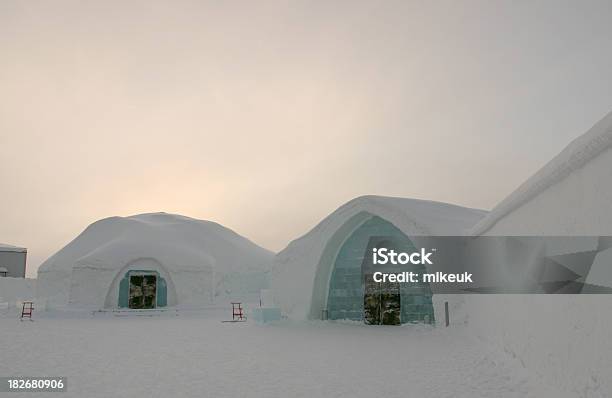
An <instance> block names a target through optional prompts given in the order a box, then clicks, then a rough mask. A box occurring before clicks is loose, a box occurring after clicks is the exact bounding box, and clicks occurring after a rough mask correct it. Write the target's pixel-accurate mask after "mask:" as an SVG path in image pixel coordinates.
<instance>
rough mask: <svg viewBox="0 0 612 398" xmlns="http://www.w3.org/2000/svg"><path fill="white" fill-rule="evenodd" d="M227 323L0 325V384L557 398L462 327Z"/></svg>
mask: <svg viewBox="0 0 612 398" xmlns="http://www.w3.org/2000/svg"><path fill="white" fill-rule="evenodd" d="M226 312H227V311H223V312H222V313H220V312H219V311H217V312H215V313H214V314H212V315H211V314H204V315H203V314H201V313H191V314H189V313H182V312H181V313H180V314H179V316H175V315H172V316H170V314H168V315H164V316H159V317H133V316H130V317H114V316H111V315H106V316H102V317H98V316H96V317H94V318H91V317H89V318H80V317H74V316H73V317H68V316H63V317H57V316H50V315H48V314H40V315H41V316H42V317H39V318H37V319H35V320H34V321H33V322H29V321H24V322H20V321H19V320H18V319H17V318H18V315H17V314H14V313H11V314H5V315H4V316H1V315H0V330H1V331H2V333H1V339H0V355H1V360H0V376H67V377H68V392H66V393H63V394H62V395H61V396H65V397H141V396H150V397H179V396H180V397H183V396H189V397H191V396H193V397H349V396H350V397H355V398H359V397H377V396H379V397H435V398H438V397H449V398H450V397H454V398H462V397H465V398H475V397H496V398H506V397H538V398H542V397H555V398H556V397H561V396H562V395H560V394H558V393H557V392H553V391H551V390H548V389H546V388H545V387H544V386H542V385H540V383H541V382H540V381H539V380H537V379H536V378H534V377H532V376H530V374H529V372H528V371H527V370H526V369H525V368H524V367H522V365H521V363H520V362H519V361H518V360H516V359H513V358H511V357H509V356H507V355H506V354H504V353H503V352H500V351H498V350H496V349H495V348H494V347H490V346H487V345H486V344H484V343H483V342H481V341H478V340H476V339H475V338H473V337H471V336H469V335H468V333H467V331H466V330H465V329H464V328H463V327H460V326H457V327H451V328H448V329H445V328H438V329H432V328H429V327H426V326H422V325H409V326H401V327H398V326H389V327H372V326H366V325H362V324H347V323H333V322H321V321H317V322H301V323H298V322H289V321H283V322H280V323H277V324H274V325H256V324H254V323H252V322H250V321H249V322H246V323H235V324H232V323H221V322H220V319H221V318H223V317H224V315H225V314H226ZM38 394H40V393H33V394H27V393H22V394H20V395H19V396H28V395H38ZM5 395H6V394H5ZM11 396H12V395H11Z"/></svg>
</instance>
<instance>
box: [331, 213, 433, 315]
mask: <svg viewBox="0 0 612 398" xmlns="http://www.w3.org/2000/svg"><path fill="white" fill-rule="evenodd" d="M359 218H361V217H359ZM383 247H384V248H387V249H394V250H395V251H397V252H400V251H403V252H412V251H415V250H416V248H415V246H414V245H413V243H412V242H411V240H410V239H409V238H408V237H407V236H406V235H405V234H404V233H402V232H401V231H400V230H399V229H398V228H396V227H395V226H394V225H393V224H391V223H390V222H388V221H386V220H384V219H383V218H381V217H378V216H373V215H369V216H368V217H367V218H366V220H365V221H363V222H362V223H361V224H360V225H359V226H358V227H356V228H355V229H354V230H353V231H351V232H350V233H349V234H348V236H347V237H346V238H345V239H344V242H343V243H342V244H341V246H340V248H339V250H338V253H337V255H336V256H335V259H334V261H333V265H332V270H331V278H330V280H329V290H328V294H327V303H326V309H325V312H326V315H327V318H328V319H332V320H333V319H349V320H357V321H363V322H365V323H366V324H369V325H399V324H402V323H411V322H419V323H433V322H434V310H433V303H432V293H431V289H430V288H429V285H428V284H426V283H425V284H413V283H410V284H409V283H397V282H394V283H391V282H375V281H374V279H373V278H372V275H373V273H374V272H375V271H390V272H393V271H397V266H393V265H391V266H388V267H387V268H389V269H386V268H385V267H384V266H381V265H373V264H372V255H371V253H372V249H373V248H379V249H380V248H383ZM393 267H395V269H393ZM409 267H411V268H410V269H404V271H414V272H419V273H421V272H422V271H423V270H424V269H423V266H422V265H411V266H409Z"/></svg>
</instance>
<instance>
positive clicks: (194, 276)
mask: <svg viewBox="0 0 612 398" xmlns="http://www.w3.org/2000/svg"><path fill="white" fill-rule="evenodd" d="M272 257H273V253H271V252H269V251H267V250H265V249H263V248H261V247H259V246H257V245H256V244H254V243H253V242H251V241H249V240H248V239H246V238H244V237H242V236H240V235H238V234H237V233H235V232H233V231H231V230H229V229H227V228H225V227H223V226H221V225H219V224H217V223H214V222H210V221H202V220H196V219H192V218H189V217H184V216H179V215H173V214H166V213H153V214H141V215H136V216H131V217H110V218H106V219H103V220H100V221H97V222H95V223H93V224H92V225H90V226H89V227H87V229H85V231H83V232H82V233H81V234H80V235H79V236H78V237H77V238H76V239H74V240H73V241H72V242H70V243H69V244H68V245H66V246H65V247H64V248H63V249H61V250H60V251H59V252H57V253H56V254H54V255H53V256H51V257H50V258H49V259H48V260H47V261H45V262H44V263H43V264H42V265H41V267H40V268H39V270H38V279H39V283H38V291H37V295H38V297H40V298H43V299H46V300H47V301H48V304H49V306H62V305H66V304H73V305H78V306H85V307H92V308H102V307H106V308H110V307H116V306H117V296H118V289H119V282H120V280H121V278H123V276H124V275H125V274H126V272H128V271H130V270H152V271H156V272H158V273H159V274H160V275H161V276H162V277H163V278H164V279H165V280H167V281H168V305H176V304H205V303H211V302H212V301H213V300H214V297H215V296H217V295H229V296H232V295H234V296H235V295H242V294H246V293H257V292H258V291H259V289H261V288H265V287H267V272H268V270H269V267H270V264H271V261H272Z"/></svg>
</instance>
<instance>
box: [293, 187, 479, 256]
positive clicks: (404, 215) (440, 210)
mask: <svg viewBox="0 0 612 398" xmlns="http://www.w3.org/2000/svg"><path fill="white" fill-rule="evenodd" d="M362 211H363V212H368V213H371V214H373V215H377V216H380V217H382V218H385V219H387V220H389V221H390V222H392V223H394V224H396V226H397V227H398V228H400V229H409V230H410V231H411V232H412V233H417V234H420V235H428V234H431V235H453V234H462V233H463V232H464V231H465V230H467V229H469V228H471V227H472V226H473V225H474V224H476V222H477V221H478V220H480V219H482V218H483V217H484V216H485V215H486V214H487V212H486V211H484V210H479V209H472V208H468V207H462V206H458V205H453V204H450V203H444V202H436V201H430V200H422V199H410V198H400V197H391V196H377V195H364V196H359V197H357V198H355V199H352V200H350V201H348V202H347V203H345V204H343V205H342V206H340V207H339V208H338V209H336V210H335V211H334V212H333V213H331V214H330V215H329V216H327V217H326V218H325V219H323V220H322V221H320V222H319V223H318V224H317V225H316V226H315V227H314V228H312V229H311V230H310V231H308V232H307V233H306V234H304V235H303V236H301V237H299V238H297V239H295V240H293V241H292V242H290V243H289V245H287V247H286V248H285V249H284V250H283V251H282V252H284V251H286V250H288V249H290V248H292V247H294V246H295V245H299V244H300V243H301V242H305V241H308V240H309V239H308V237H309V236H311V235H318V234H323V235H325V236H328V235H331V234H333V233H334V232H335V231H336V229H338V228H339V227H340V225H342V224H343V223H344V222H345V221H346V220H347V219H349V218H350V217H352V216H353V215H355V214H357V213H359V212H362ZM310 243H311V244H312V243H313V242H310ZM282 252H281V253H282Z"/></svg>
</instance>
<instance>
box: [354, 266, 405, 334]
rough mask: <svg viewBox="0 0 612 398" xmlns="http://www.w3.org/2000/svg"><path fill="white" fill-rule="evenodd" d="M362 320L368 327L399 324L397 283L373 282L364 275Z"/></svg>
mask: <svg viewBox="0 0 612 398" xmlns="http://www.w3.org/2000/svg"><path fill="white" fill-rule="evenodd" d="M363 318H364V321H365V323H366V324H368V325H399V324H401V295H400V285H399V283H397V282H374V280H373V278H372V275H365V292H364V295H363Z"/></svg>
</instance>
